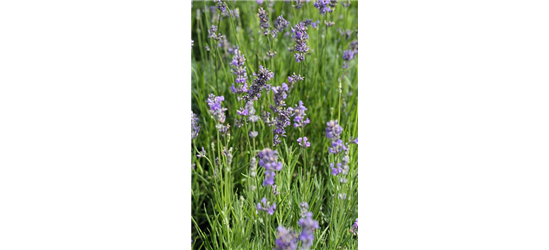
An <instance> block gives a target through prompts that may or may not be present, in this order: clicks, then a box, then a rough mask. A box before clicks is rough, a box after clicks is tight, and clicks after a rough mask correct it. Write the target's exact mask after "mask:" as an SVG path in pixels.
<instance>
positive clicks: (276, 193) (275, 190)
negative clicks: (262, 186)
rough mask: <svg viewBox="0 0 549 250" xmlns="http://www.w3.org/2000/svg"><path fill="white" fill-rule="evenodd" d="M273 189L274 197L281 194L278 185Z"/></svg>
mask: <svg viewBox="0 0 549 250" xmlns="http://www.w3.org/2000/svg"><path fill="white" fill-rule="evenodd" d="M272 187H273V194H274V195H279V194H280V192H278V189H277V187H276V185H273V186H272Z"/></svg>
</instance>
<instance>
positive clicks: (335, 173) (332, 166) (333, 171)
mask: <svg viewBox="0 0 549 250" xmlns="http://www.w3.org/2000/svg"><path fill="white" fill-rule="evenodd" d="M330 168H331V169H332V175H334V176H337V175H338V174H341V172H343V169H341V163H338V164H337V168H334V164H333V163H330Z"/></svg>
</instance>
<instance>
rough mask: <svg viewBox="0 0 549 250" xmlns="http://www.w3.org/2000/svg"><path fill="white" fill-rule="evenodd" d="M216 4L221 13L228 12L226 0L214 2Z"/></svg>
mask: <svg viewBox="0 0 549 250" xmlns="http://www.w3.org/2000/svg"><path fill="white" fill-rule="evenodd" d="M214 3H215V4H216V8H217V9H218V10H220V11H221V13H224V12H225V10H226V7H225V1H224V0H214Z"/></svg>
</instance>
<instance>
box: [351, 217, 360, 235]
mask: <svg viewBox="0 0 549 250" xmlns="http://www.w3.org/2000/svg"><path fill="white" fill-rule="evenodd" d="M350 231H351V233H352V234H353V235H357V234H358V218H356V220H355V223H353V227H352V228H351V229H350Z"/></svg>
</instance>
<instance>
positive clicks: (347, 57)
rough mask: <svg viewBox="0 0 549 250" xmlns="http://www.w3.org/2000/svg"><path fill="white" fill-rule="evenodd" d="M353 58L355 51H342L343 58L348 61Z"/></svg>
mask: <svg viewBox="0 0 549 250" xmlns="http://www.w3.org/2000/svg"><path fill="white" fill-rule="evenodd" d="M353 58H355V51H354V50H350V49H348V50H344V51H343V60H345V61H350V60H352V59H353Z"/></svg>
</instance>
